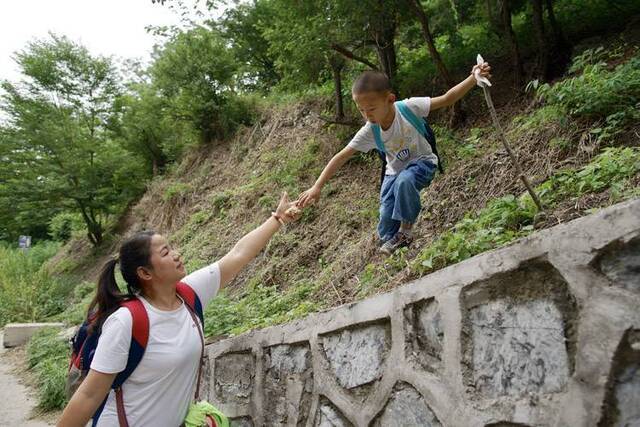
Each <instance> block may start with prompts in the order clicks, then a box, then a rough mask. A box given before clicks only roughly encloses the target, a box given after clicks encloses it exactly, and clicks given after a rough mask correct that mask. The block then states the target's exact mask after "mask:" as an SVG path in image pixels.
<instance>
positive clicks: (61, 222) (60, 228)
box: [49, 212, 85, 242]
mask: <svg viewBox="0 0 640 427" xmlns="http://www.w3.org/2000/svg"><path fill="white" fill-rule="evenodd" d="M84 229H85V223H84V221H83V220H82V217H81V216H80V215H79V214H76V213H72V212H62V213H59V214H58V215H56V216H54V217H53V218H51V221H50V222H49V235H50V236H51V238H52V239H53V240H55V241H58V242H67V241H68V240H69V239H70V238H71V237H72V236H74V235H76V234H78V233H79V232H81V231H83V230H84Z"/></svg>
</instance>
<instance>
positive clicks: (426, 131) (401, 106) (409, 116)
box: [396, 101, 444, 173]
mask: <svg viewBox="0 0 640 427" xmlns="http://www.w3.org/2000/svg"><path fill="white" fill-rule="evenodd" d="M396 105H397V106H398V110H400V114H402V117H404V119H405V120H406V121H408V122H409V123H411V125H412V126H413V127H414V128H415V129H416V130H417V131H418V133H419V134H420V135H422V136H424V138H425V139H426V140H427V142H428V143H429V145H430V146H431V151H433V154H435V155H436V157H437V158H438V170H439V171H440V173H444V168H443V166H442V160H441V159H440V155H439V154H438V147H437V145H436V136H435V134H434V133H433V129H431V126H429V122H428V121H427V118H426V117H422V118H421V117H418V116H416V114H415V113H414V112H413V110H411V108H409V106H408V105H407V103H406V102H404V101H396Z"/></svg>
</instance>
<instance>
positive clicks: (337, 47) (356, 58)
mask: <svg viewBox="0 0 640 427" xmlns="http://www.w3.org/2000/svg"><path fill="white" fill-rule="evenodd" d="M331 49H333V50H335V51H336V52H338V53H339V54H341V55H343V56H345V57H346V58H349V59H351V60H354V61H358V62H361V63H363V64H364V65H366V66H368V67H369V68H371V69H372V70H377V69H378V67H377V66H376V65H375V64H373V63H372V62H370V61H369V60H367V59H365V58H362V57H361V56H357V55H356V54H354V53H353V52H351V51H350V50H348V49H346V48H344V47H342V46H340V45H339V44H336V43H333V44H332V45H331Z"/></svg>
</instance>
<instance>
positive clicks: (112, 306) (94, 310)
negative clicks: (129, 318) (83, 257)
mask: <svg viewBox="0 0 640 427" xmlns="http://www.w3.org/2000/svg"><path fill="white" fill-rule="evenodd" d="M117 264H118V260H116V259H111V260H109V261H107V263H106V264H105V265H104V267H102V271H101V272H100V277H99V278H98V288H97V289H96V295H95V297H94V298H93V301H91V304H89V310H88V317H89V318H92V317H93V318H94V319H93V322H92V325H91V329H92V330H97V331H100V330H101V328H102V324H103V323H104V321H105V320H106V319H107V317H108V316H109V315H111V314H112V313H113V312H114V311H116V310H117V309H118V307H120V302H121V301H122V300H124V299H125V298H126V295H123V294H122V293H121V292H120V289H119V288H118V283H117V282H116V265H117Z"/></svg>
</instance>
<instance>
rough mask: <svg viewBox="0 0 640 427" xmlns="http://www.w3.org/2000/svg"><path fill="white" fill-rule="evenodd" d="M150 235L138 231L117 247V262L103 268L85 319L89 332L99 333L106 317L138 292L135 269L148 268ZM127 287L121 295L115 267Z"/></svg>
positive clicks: (149, 232)
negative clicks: (125, 291) (88, 323)
mask: <svg viewBox="0 0 640 427" xmlns="http://www.w3.org/2000/svg"><path fill="white" fill-rule="evenodd" d="M154 234H155V233H154V232H153V231H141V232H139V233H137V234H135V235H134V236H133V237H131V238H129V239H128V240H127V241H125V242H124V243H123V244H122V246H121V247H120V251H119V259H115V258H114V259H111V260H109V261H107V263H106V264H105V265H104V267H102V271H101V272H100V277H99V278H98V288H97V289H96V295H95V296H94V298H93V301H91V304H89V310H88V314H87V317H88V318H89V319H91V327H90V331H91V332H92V331H98V332H100V331H101V330H102V324H103V323H104V321H105V320H107V317H109V316H110V315H111V314H112V313H113V312H114V311H116V310H117V309H118V308H119V307H120V303H121V302H122V301H124V300H126V299H128V298H131V297H133V296H134V295H135V294H136V293H137V292H138V291H139V290H140V282H139V280H138V274H137V270H138V267H147V268H149V267H150V258H151V238H152V237H153V235H154ZM118 264H120V273H121V274H122V277H123V278H124V280H125V282H126V283H127V291H128V293H122V292H121V291H120V289H119V288H118V283H117V282H116V265H118Z"/></svg>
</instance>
